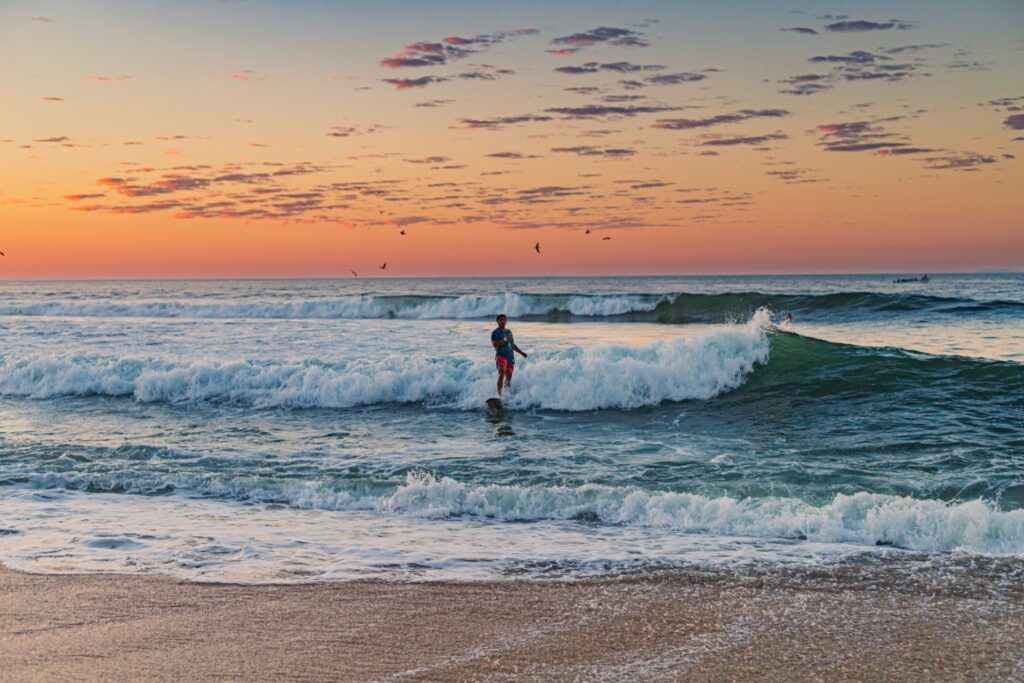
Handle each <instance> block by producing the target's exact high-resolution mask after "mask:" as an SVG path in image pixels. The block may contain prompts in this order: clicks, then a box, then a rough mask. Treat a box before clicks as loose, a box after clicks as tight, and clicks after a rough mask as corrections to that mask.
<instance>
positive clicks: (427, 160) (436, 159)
mask: <svg viewBox="0 0 1024 683" xmlns="http://www.w3.org/2000/svg"><path fill="white" fill-rule="evenodd" d="M448 160H449V159H448V157H442V156H429V157H423V158H422V159H403V161H405V162H406V163H409V164H443V163H444V162H446V161H448Z"/></svg>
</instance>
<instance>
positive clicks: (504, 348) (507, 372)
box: [491, 313, 526, 397]
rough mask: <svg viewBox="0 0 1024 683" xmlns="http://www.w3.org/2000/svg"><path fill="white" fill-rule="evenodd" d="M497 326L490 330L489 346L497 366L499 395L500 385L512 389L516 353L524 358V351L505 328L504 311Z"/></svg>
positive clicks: (506, 321)
mask: <svg viewBox="0 0 1024 683" xmlns="http://www.w3.org/2000/svg"><path fill="white" fill-rule="evenodd" d="M497 321H498V327H497V328H496V329H495V330H494V331H493V332H491V346H493V347H494V353H495V356H494V363H495V364H496V365H497V366H498V396H499V397H500V396H501V389H502V386H503V385H504V386H507V387H508V388H509V390H511V389H512V372H513V371H514V370H515V369H516V353H518V354H519V355H521V356H522V357H523V358H526V353H525V352H524V351H523V350H522V349H520V348H519V347H518V346H516V342H515V338H514V337H513V336H512V330H509V329H506V328H505V325H507V324H508V316H506V315H505V314H504V313H502V314H501V315H499V316H498V318H497Z"/></svg>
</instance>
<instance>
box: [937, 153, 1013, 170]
mask: <svg viewBox="0 0 1024 683" xmlns="http://www.w3.org/2000/svg"><path fill="white" fill-rule="evenodd" d="M925 161H926V162H927V167H928V168H932V169H937V170H947V169H948V170H954V171H976V170H978V167H979V166H983V165H985V164H994V163H995V162H996V159H995V157H991V156H988V155H985V154H976V153H974V152H952V153H949V154H945V155H943V156H935V157H927V158H926V159H925Z"/></svg>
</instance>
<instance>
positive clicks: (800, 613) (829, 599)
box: [0, 568, 1024, 681]
mask: <svg viewBox="0 0 1024 683" xmlns="http://www.w3.org/2000/svg"><path fill="white" fill-rule="evenodd" d="M1019 597H1020V595H1019V594H1017V593H1014V594H1012V595H1009V596H1008V595H1006V594H991V593H990V592H987V591H986V590H966V591H965V590H963V589H962V586H959V585H958V584H956V583H955V582H954V584H951V585H940V584H937V583H936V582H935V581H934V580H933V579H928V578H924V579H920V580H917V579H915V580H913V581H911V582H906V581H904V580H903V579H898V580H896V581H894V582H893V583H892V584H891V585H886V583H885V581H884V580H883V581H882V582H879V581H878V580H877V579H871V580H866V579H863V578H858V577H857V576H854V575H852V574H851V576H849V577H844V576H843V575H842V573H838V574H837V573H831V574H827V575H826V574H821V575H813V574H808V573H804V574H799V573H798V574H785V573H777V574H775V575H772V576H767V577H765V576H759V575H757V574H756V573H753V572H748V573H746V574H737V573H729V572H715V571H673V572H662V573H657V574H646V575H634V576H625V577H619V578H607V579H596V580H580V581H573V582H566V581H548V580H544V581H538V580H530V581H505V582H491V583H391V582H350V583H327V584H307V585H234V584H200V583H187V582H181V581H177V580H175V579H171V578H161V577H153V576H132V575H101V574H92V575H38V574H24V573H20V572H14V571H11V570H8V569H3V568H0V678H2V679H3V680H8V681H9V680H67V679H77V680H140V679H148V680H154V679H165V680H166V679H189V680H211V679H224V678H228V679H244V680H283V679H287V680H379V679H402V680H511V679H516V680H535V681H541V680H543V681H550V680H596V679H602V680H646V681H657V680H686V681H729V680H744V681H749V680H764V681H782V680H786V681H792V680H809V681H810V680H929V681H935V680H950V681H954V680H955V681H959V680H1021V679H1022V678H1024V600H1020V599H1019Z"/></svg>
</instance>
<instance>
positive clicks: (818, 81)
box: [779, 74, 832, 95]
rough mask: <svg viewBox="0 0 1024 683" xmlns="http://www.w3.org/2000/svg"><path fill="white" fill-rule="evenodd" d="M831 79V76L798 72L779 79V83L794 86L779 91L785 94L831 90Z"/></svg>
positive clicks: (805, 93)
mask: <svg viewBox="0 0 1024 683" xmlns="http://www.w3.org/2000/svg"><path fill="white" fill-rule="evenodd" d="M831 80H832V77H831V76H823V75H821V74H798V75H796V76H790V77H789V78H784V79H782V80H781V81H779V83H785V84H787V85H790V86H792V87H790V88H785V89H783V90H780V91H779V92H780V93H782V94H784V95H815V94H817V93H820V92H824V91H826V90H830V89H831V88H832V83H831Z"/></svg>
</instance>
